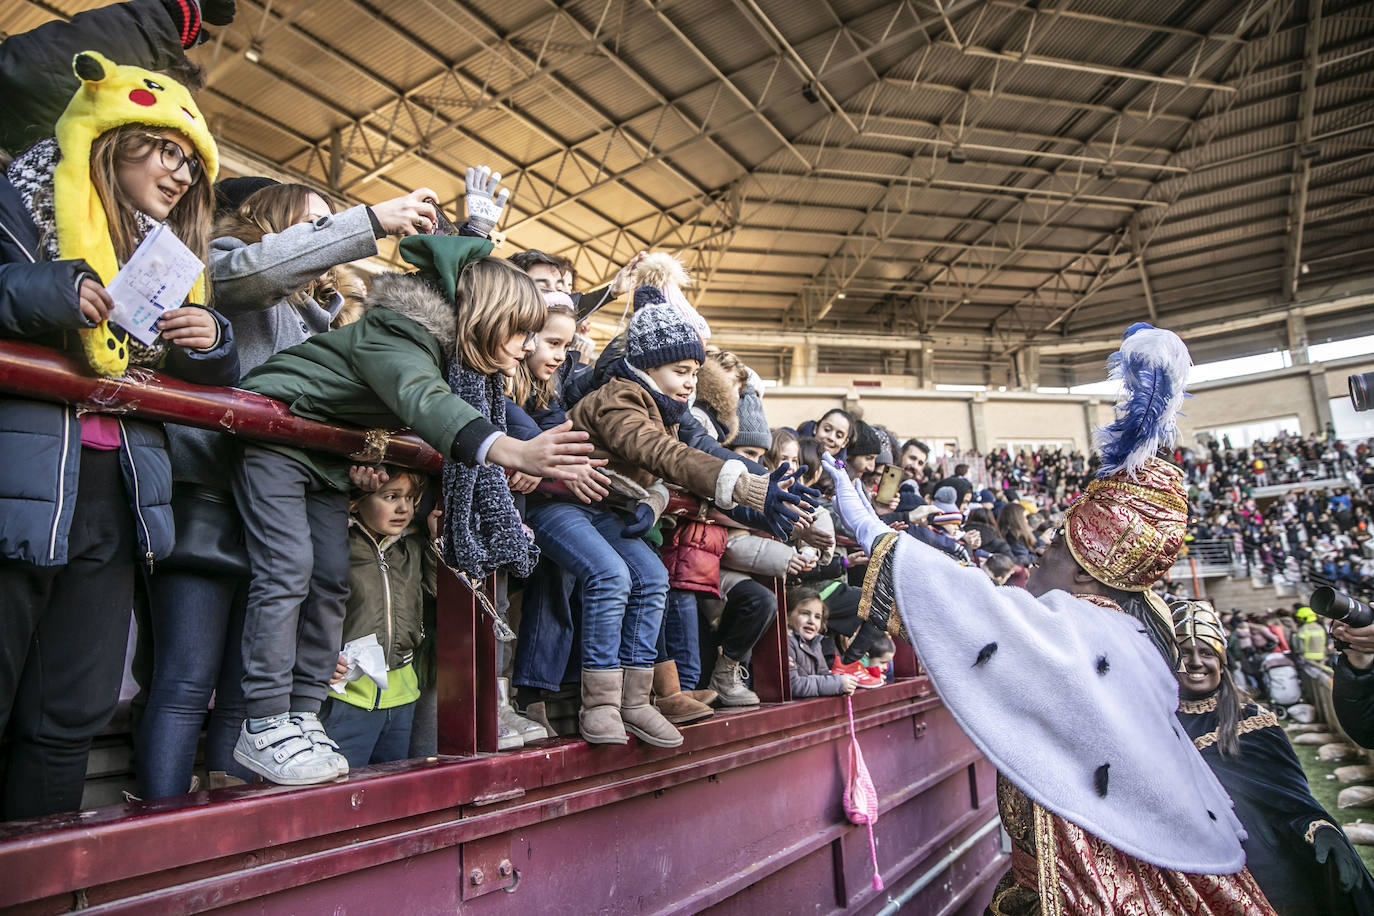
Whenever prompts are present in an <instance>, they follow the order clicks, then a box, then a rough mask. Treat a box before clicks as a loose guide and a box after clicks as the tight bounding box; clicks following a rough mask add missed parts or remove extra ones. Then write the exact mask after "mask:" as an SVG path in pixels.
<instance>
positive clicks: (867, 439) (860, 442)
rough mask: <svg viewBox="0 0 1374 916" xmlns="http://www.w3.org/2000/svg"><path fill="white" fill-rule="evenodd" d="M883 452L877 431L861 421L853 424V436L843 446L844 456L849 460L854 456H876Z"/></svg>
mask: <svg viewBox="0 0 1374 916" xmlns="http://www.w3.org/2000/svg"><path fill="white" fill-rule="evenodd" d="M882 450H883V441H882V439H881V438H879V436H878V432H877V430H875V429H874V428H873V427H871V426H869V425H868V424H867V423H865V422H864V421H862V420H857V421H855V423H854V435H853V436H852V437H850V440H849V444H848V445H846V446H845V454H846V455H848V456H849V457H850V458H853V457H854V456H856V455H877V454H878V453H879V452H880V451H882Z"/></svg>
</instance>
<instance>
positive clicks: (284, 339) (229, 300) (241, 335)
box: [167, 206, 377, 490]
mask: <svg viewBox="0 0 1374 916" xmlns="http://www.w3.org/2000/svg"><path fill="white" fill-rule="evenodd" d="M376 253H377V237H376V235H375V234H374V233H373V230H372V221H371V219H370V218H369V217H368V214H367V208H366V207H363V206H357V207H351V208H349V209H347V210H344V211H343V212H341V213H335V214H333V215H332V216H324V217H321V218H320V219H317V220H315V221H314V222H311V223H300V224H298V225H295V226H291V227H290V228H288V229H286V230H285V231H283V232H278V233H275V234H268V235H265V236H263V237H262V241H260V242H257V243H254V244H251V245H250V244H248V243H247V242H243V241H240V240H239V239H236V238H218V239H215V240H214V241H213V242H212V243H211V245H210V282H211V283H212V284H213V286H212V290H213V295H214V303H215V308H216V309H218V310H219V311H220V312H221V313H223V314H224V316H225V317H227V318H228V319H229V321H230V322H231V323H232V324H233V326H234V340H235V342H236V343H237V345H238V352H239V365H240V366H241V367H242V371H243V372H244V373H245V374H247V372H248V370H249V369H252V368H254V367H256V366H259V365H261V364H262V363H264V362H266V361H267V358H268V357H269V356H271V355H272V354H274V353H277V352H279V351H281V350H285V349H286V348H287V347H293V346H295V345H296V344H298V343H301V342H303V341H305V340H306V339H308V338H309V337H311V336H313V335H315V334H321V333H323V332H325V331H328V330H329V322H330V321H331V320H333V318H334V315H335V314H337V313H338V310H339V308H340V307H341V306H342V305H343V299H342V298H341V297H336V299H335V302H334V303H333V304H332V306H331V307H330V308H329V309H324V308H320V307H319V306H318V305H315V304H314V303H313V302H307V303H305V304H304V305H300V306H297V305H295V304H293V303H291V302H289V301H287V299H288V297H289V296H291V294H292V293H294V292H296V291H297V290H299V289H300V288H301V287H303V286H305V285H306V284H307V283H309V282H310V281H311V280H314V279H315V278H316V277H318V276H319V275H320V274H322V273H324V272H325V271H326V270H328V269H329V268H331V267H335V266H337V265H339V264H347V263H348V262H349V261H357V260H359V259H361V258H370V257H372V256H373V255H375V254H376ZM167 438H168V442H169V445H170V450H171V454H172V469H173V470H172V475H173V479H175V480H177V481H181V482H186V483H194V484H199V485H201V486H207V487H214V488H216V489H224V490H227V489H228V487H227V486H226V485H225V482H226V481H227V480H228V479H229V467H230V464H229V458H230V451H229V449H230V446H231V444H232V443H231V440H230V439H229V437H228V436H225V435H223V434H221V433H216V432H212V431H210V430H202V429H195V428H192V427H189V426H168V427H167Z"/></svg>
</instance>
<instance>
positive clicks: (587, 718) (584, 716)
mask: <svg viewBox="0 0 1374 916" xmlns="http://www.w3.org/2000/svg"><path fill="white" fill-rule="evenodd" d="M620 702H621V670H620V669H619V668H611V669H609V670H607V671H596V670H593V669H591V668H583V669H582V709H580V710H579V711H578V713H577V724H578V730H579V731H581V732H582V738H583V740H584V741H586V742H587V743H588V744H625V743H626V742H628V741H629V740H630V736H629V735H627V734H625V725H624V723H623V722H621V720H620Z"/></svg>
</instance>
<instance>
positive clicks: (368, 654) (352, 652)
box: [329, 633, 386, 694]
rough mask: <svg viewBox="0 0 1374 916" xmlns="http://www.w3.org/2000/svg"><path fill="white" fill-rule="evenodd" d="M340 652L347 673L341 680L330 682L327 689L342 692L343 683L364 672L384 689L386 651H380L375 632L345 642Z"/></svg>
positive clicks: (358, 676)
mask: <svg viewBox="0 0 1374 916" xmlns="http://www.w3.org/2000/svg"><path fill="white" fill-rule="evenodd" d="M340 654H341V655H343V658H344V662H345V664H347V665H348V673H347V674H345V675H344V676H343V680H341V681H338V682H331V683H330V685H329V689H331V690H333V691H334V692H335V693H337V694H342V693H343V692H344V684H346V683H348V682H349V681H356V680H357V679H358V678H360V677H362V676H363V675H364V674H366V675H367V676H368V677H370V678H372V680H373V681H374V682H375V683H376V684H377V687H378V688H379V689H381V690H385V689H386V653H385V652H384V651H382V645H381V643H379V642H377V634H376V633H368V634H367V635H366V636H361V637H359V638H357V639H355V640H353V641H352V642H349V643H345V644H344V647H343V651H342V652H341V653H340Z"/></svg>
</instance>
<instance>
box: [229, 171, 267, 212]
mask: <svg viewBox="0 0 1374 916" xmlns="http://www.w3.org/2000/svg"><path fill="white" fill-rule="evenodd" d="M274 184H281V182H279V181H276V180H274V179H272V178H268V177H267V176H265V175H250V176H248V177H246V178H225V179H223V180H221V181H217V182H215V213H216V214H219V213H231V212H233V211H234V210H237V209H238V208H239V207H240V205H242V204H243V202H244V201H245V200H247V199H248V198H249V197H250V196H252V195H253V194H255V193H256V192H258V191H261V190H262V189H263V188H270V187H272V185H274Z"/></svg>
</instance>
